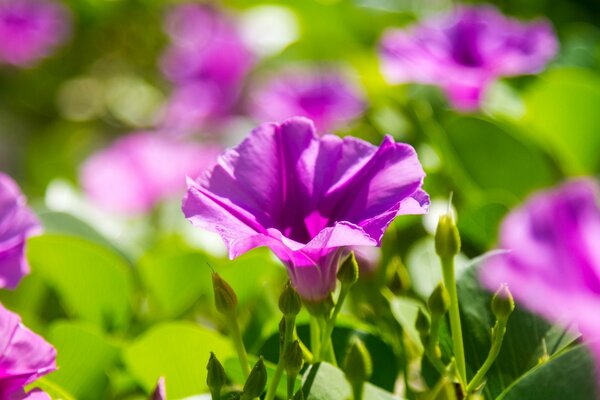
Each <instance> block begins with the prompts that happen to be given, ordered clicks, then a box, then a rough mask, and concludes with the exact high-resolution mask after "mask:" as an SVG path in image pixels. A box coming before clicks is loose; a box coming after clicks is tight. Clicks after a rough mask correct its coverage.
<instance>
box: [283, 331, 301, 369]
mask: <svg viewBox="0 0 600 400" xmlns="http://www.w3.org/2000/svg"><path fill="white" fill-rule="evenodd" d="M302 364H304V354H303V353H302V348H301V347H300V342H299V341H298V340H294V341H293V342H292V344H290V345H289V346H288V348H287V350H286V352H285V353H284V355H283V365H284V367H285V372H286V373H287V374H288V376H295V375H298V373H299V372H300V370H301V369H302Z"/></svg>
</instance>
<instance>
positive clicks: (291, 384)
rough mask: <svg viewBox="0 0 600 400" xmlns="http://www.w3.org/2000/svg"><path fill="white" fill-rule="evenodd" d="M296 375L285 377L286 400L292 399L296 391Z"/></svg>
mask: <svg viewBox="0 0 600 400" xmlns="http://www.w3.org/2000/svg"><path fill="white" fill-rule="evenodd" d="M297 376H298V375H288V377H287V398H288V399H292V398H293V397H294V389H296V377H297Z"/></svg>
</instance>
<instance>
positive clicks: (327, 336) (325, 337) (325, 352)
mask: <svg viewBox="0 0 600 400" xmlns="http://www.w3.org/2000/svg"><path fill="white" fill-rule="evenodd" d="M349 291H350V287H349V286H348V285H344V284H342V288H341V289H340V295H339V297H338V299H337V302H336V303H335V307H334V309H333V313H332V314H331V317H330V318H328V319H327V320H326V323H325V328H324V329H323V331H322V332H321V334H322V335H321V343H323V347H322V348H321V358H322V359H327V358H330V360H328V361H330V362H332V364H334V365H335V364H337V362H336V359H335V353H334V352H333V346H332V342H331V335H332V334H333V329H334V328H335V323H336V321H337V317H338V315H339V314H340V311H341V310H342V305H343V304H344V301H345V300H346V297H347V296H348V292H349Z"/></svg>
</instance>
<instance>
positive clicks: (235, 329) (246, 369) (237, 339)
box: [225, 312, 250, 378]
mask: <svg viewBox="0 0 600 400" xmlns="http://www.w3.org/2000/svg"><path fill="white" fill-rule="evenodd" d="M225 319H226V320H227V322H228V324H229V329H230V331H231V338H232V340H233V344H234V345H235V350H236V352H237V355H238V358H239V359H240V365H241V367H242V372H243V374H244V377H245V378H248V376H249V375H250V362H249V361H248V354H247V353H246V348H245V347H244V341H243V340H242V334H241V331H240V325H239V324H238V321H237V317H236V314H235V312H227V313H225Z"/></svg>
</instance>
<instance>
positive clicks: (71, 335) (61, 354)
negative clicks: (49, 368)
mask: <svg viewBox="0 0 600 400" xmlns="http://www.w3.org/2000/svg"><path fill="white" fill-rule="evenodd" d="M48 338H49V341H50V342H51V343H52V344H53V345H54V346H55V347H56V350H57V354H58V355H57V364H58V370H57V371H55V372H53V373H52V374H50V375H49V376H48V379H49V380H50V381H51V382H54V383H56V384H57V385H59V386H60V387H62V388H64V389H65V390H68V391H69V393H72V395H73V396H74V397H75V398H77V399H103V398H106V391H107V388H108V384H109V380H108V377H107V375H106V374H107V371H108V370H109V369H110V368H111V367H113V366H114V365H115V364H116V362H117V360H118V358H119V349H118V348H117V347H115V346H114V345H112V344H111V343H109V342H108V341H107V340H106V339H105V338H104V337H103V336H102V333H101V332H99V331H97V330H96V329H94V328H93V327H90V326H87V325H85V324H81V323H78V324H76V323H72V322H57V323H55V324H54V325H52V326H51V327H50V331H49V332H48Z"/></svg>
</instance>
